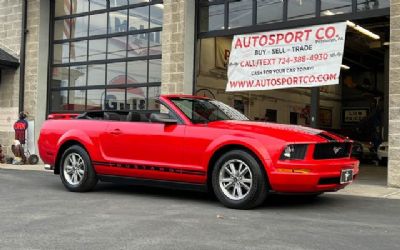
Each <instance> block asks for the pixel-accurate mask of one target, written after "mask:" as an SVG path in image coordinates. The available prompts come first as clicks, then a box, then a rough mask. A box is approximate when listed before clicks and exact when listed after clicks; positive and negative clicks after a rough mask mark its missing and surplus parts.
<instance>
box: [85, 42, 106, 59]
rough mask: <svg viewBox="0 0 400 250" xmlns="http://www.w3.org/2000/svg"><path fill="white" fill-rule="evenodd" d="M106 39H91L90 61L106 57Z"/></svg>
mask: <svg viewBox="0 0 400 250" xmlns="http://www.w3.org/2000/svg"><path fill="white" fill-rule="evenodd" d="M106 48H107V40H106V39H96V40H89V61H93V60H104V59H106V51H107V50H106Z"/></svg>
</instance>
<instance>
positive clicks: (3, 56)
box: [0, 48, 19, 69]
mask: <svg viewBox="0 0 400 250" xmlns="http://www.w3.org/2000/svg"><path fill="white" fill-rule="evenodd" d="M18 67H19V60H18V59H17V58H16V57H14V56H12V55H10V54H9V53H7V52H6V51H4V50H3V49H1V48H0V69H16V68H18Z"/></svg>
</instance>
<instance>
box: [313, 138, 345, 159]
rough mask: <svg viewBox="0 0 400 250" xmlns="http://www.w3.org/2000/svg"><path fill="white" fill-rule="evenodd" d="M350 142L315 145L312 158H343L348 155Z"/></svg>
mask: <svg viewBox="0 0 400 250" xmlns="http://www.w3.org/2000/svg"><path fill="white" fill-rule="evenodd" d="M350 148H351V143H348V142H345V143H341V142H331V143H320V144H316V145H315V150H314V159H316V160H322V159H337V158H345V157H348V156H349V155H350Z"/></svg>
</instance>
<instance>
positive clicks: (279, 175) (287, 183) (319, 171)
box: [269, 158, 359, 193]
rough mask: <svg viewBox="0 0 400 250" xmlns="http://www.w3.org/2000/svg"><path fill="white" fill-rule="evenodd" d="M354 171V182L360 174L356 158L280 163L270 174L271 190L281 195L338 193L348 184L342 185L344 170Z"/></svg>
mask: <svg viewBox="0 0 400 250" xmlns="http://www.w3.org/2000/svg"><path fill="white" fill-rule="evenodd" d="M345 169H352V170H353V180H354V179H355V178H356V177H357V175H358V173H359V161H358V160H357V159H354V158H346V159H334V160H310V161H278V162H277V164H276V165H275V167H274V169H273V171H270V173H269V183H270V185H271V189H272V190H273V191H275V192H279V193H318V192H329V191H337V190H339V189H342V188H344V187H345V186H347V185H348V184H350V183H351V182H348V183H340V175H341V172H342V170H345Z"/></svg>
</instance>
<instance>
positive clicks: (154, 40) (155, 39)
mask: <svg viewBox="0 0 400 250" xmlns="http://www.w3.org/2000/svg"><path fill="white" fill-rule="evenodd" d="M149 42H150V46H149V55H161V32H151V33H149Z"/></svg>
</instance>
